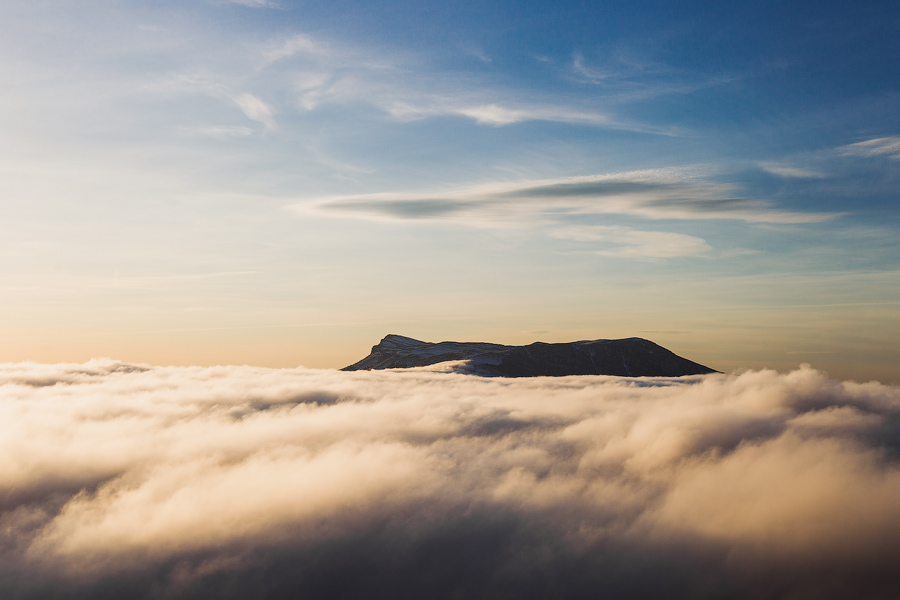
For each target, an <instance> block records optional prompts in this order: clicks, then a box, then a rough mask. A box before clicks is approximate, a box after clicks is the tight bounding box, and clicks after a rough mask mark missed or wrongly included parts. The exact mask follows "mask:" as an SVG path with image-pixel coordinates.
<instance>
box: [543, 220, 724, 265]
mask: <svg viewBox="0 0 900 600" xmlns="http://www.w3.org/2000/svg"><path fill="white" fill-rule="evenodd" d="M550 235H551V236H553V237H556V238H561V239H568V240H573V241H577V242H592V243H598V242H599V243H601V244H603V245H605V246H611V247H612V248H607V249H602V250H596V251H595V252H596V253H597V254H600V255H605V256H622V257H630V258H675V257H680V256H705V255H707V254H709V253H710V251H712V248H711V247H710V245H709V244H707V243H706V241H705V240H703V239H702V238H699V237H696V236H692V235H685V234H683V233H672V232H668V231H641V230H638V229H633V228H631V227H624V226H615V225H595V226H574V227H563V228H559V229H555V230H553V231H551V233H550Z"/></svg>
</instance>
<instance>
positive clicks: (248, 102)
mask: <svg viewBox="0 0 900 600" xmlns="http://www.w3.org/2000/svg"><path fill="white" fill-rule="evenodd" d="M234 103H235V104H237V105H238V107H239V108H240V109H241V111H243V113H244V114H245V115H247V118H248V119H251V120H253V121H257V122H259V123H262V124H263V125H264V126H265V128H266V129H274V128H275V121H274V120H273V119H272V109H271V107H269V105H268V104H266V103H265V102H263V101H262V100H260V99H259V98H257V97H256V96H254V95H253V94H241V95H240V96H236V97H235V98H234Z"/></svg>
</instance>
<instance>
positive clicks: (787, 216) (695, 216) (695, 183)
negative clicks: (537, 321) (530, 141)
mask: <svg viewBox="0 0 900 600" xmlns="http://www.w3.org/2000/svg"><path fill="white" fill-rule="evenodd" d="M739 193H740V191H739V190H738V189H737V187H736V186H734V185H732V184H728V183H720V182H715V181H711V180H708V179H704V178H701V177H697V176H692V175H686V174H684V173H681V172H679V171H678V170H674V169H670V170H655V171H633V172H629V173H617V174H610V175H592V176H585V177H572V178H564V179H552V180H542V181H523V182H511V183H504V184H490V185H483V186H476V187H471V188H465V189H461V190H448V191H443V192H436V193H431V194H409V193H406V194H386V193H381V194H366V195H359V196H344V197H338V198H327V199H323V200H320V201H319V202H318V203H315V204H314V205H313V206H314V207H315V208H316V209H318V210H321V211H326V212H331V213H333V214H339V213H345V214H348V215H354V216H360V217H380V218H386V219H435V218H440V219H451V220H462V221H482V222H484V221H490V220H503V219H517V218H518V219H522V218H526V219H527V218H535V217H538V216H547V215H551V214H552V215H557V216H558V215H560V214H585V215H587V214H594V215H603V214H618V215H628V216H633V217H642V218H647V219H677V220H708V219H730V220H737V221H745V222H748V223H773V224H798V223H821V222H823V221H828V220H831V219H834V218H837V217H838V216H840V215H839V214H837V213H814V212H805V213H801V212H792V211H786V210H780V209H778V208H775V207H773V206H772V205H771V204H770V203H768V202H765V201H762V200H755V199H749V198H741V197H739ZM294 208H295V209H296V210H300V211H302V210H306V209H307V206H306V205H302V204H297V205H294Z"/></svg>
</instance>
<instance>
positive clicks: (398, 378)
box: [0, 360, 900, 598]
mask: <svg viewBox="0 0 900 600" xmlns="http://www.w3.org/2000/svg"><path fill="white" fill-rule="evenodd" d="M438 370H439V369H438ZM444 370H445V371H447V370H452V369H444ZM0 390H2V400H0V417H2V418H0V430H2V435H0V453H2V457H3V460H2V462H0V523H2V527H0V590H2V592H3V595H4V597H5V598H39V597H48V596H53V597H65V598H81V597H83V598H89V597H90V598H96V597H134V598H150V597H153V598H160V597H178V598H212V597H216V598H220V597H258V598H306V597H310V598H313V597H318V598H321V597H363V596H365V597H367V598H388V597H390V598H396V597H435V598H450V597H472V598H479V597H517V598H547V597H557V598H582V597H595V596H596V595H597V594H599V593H601V592H602V593H603V594H605V596H606V597H614V598H626V597H627V598H673V597H675V598H678V597H692V598H712V597H735V598H772V597H795V598H843V597H892V596H896V595H897V594H898V593H900V578H898V577H897V575H896V572H897V571H896V566H897V565H896V556H898V554H900V504H898V503H897V502H896V499H897V497H898V494H900V465H898V460H897V459H898V453H900V388H896V387H890V386H884V385H881V384H878V383H866V384H859V383H853V382H837V381H832V380H829V379H828V378H827V376H825V375H824V374H822V373H820V372H817V371H814V370H812V369H810V368H808V367H804V368H801V369H800V370H798V371H795V372H792V373H789V374H786V375H781V374H778V373H775V372H771V371H762V372H748V373H744V374H742V375H737V376H735V375H710V376H702V377H691V378H682V379H622V378H613V377H565V378H536V379H484V378H478V377H471V376H465V375H459V374H454V373H452V372H436V371H435V370H428V369H410V370H405V371H394V372H352V373H345V372H339V371H327V370H308V369H302V368H298V369H284V370H273V369H262V368H254V367H212V368H199V367H188V368H185V367H150V366H146V365H128V364H122V363H118V362H114V361H108V360H97V361H92V362H90V363H86V364H81V365H74V364H62V365H39V364H6V365H2V366H0Z"/></svg>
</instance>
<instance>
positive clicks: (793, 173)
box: [758, 162, 826, 179]
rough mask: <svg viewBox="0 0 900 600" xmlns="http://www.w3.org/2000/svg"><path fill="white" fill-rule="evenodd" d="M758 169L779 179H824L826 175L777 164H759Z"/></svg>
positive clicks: (811, 170)
mask: <svg viewBox="0 0 900 600" xmlns="http://www.w3.org/2000/svg"><path fill="white" fill-rule="evenodd" d="M758 164H759V167H760V168H761V169H762V170H763V171H765V172H767V173H771V174H772V175H778V176H779V177H792V178H797V179H824V178H825V177H826V175H825V174H824V173H822V172H820V171H816V170H813V169H807V168H805V167H797V166H794V165H788V164H784V163H777V162H761V163H758Z"/></svg>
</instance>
